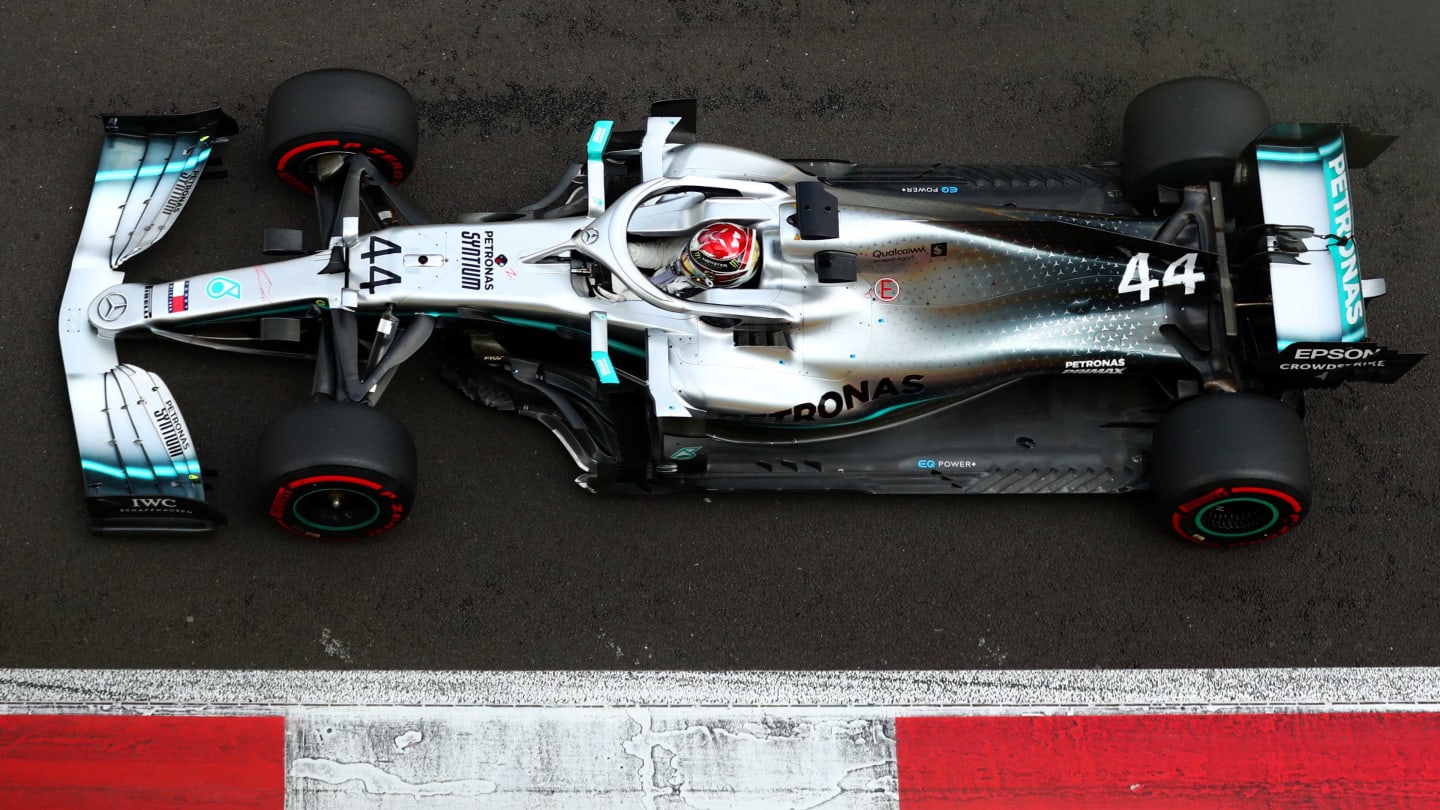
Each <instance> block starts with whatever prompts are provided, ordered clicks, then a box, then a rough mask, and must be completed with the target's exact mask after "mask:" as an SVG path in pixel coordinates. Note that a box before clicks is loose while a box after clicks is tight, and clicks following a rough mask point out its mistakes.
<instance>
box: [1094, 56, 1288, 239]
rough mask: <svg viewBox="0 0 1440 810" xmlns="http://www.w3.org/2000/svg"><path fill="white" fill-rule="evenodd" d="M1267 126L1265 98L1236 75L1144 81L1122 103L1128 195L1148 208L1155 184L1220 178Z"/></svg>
mask: <svg viewBox="0 0 1440 810" xmlns="http://www.w3.org/2000/svg"><path fill="white" fill-rule="evenodd" d="M1268 126H1270V110H1269V109H1268V108H1267V107H1266V106H1265V99H1264V98H1262V97H1261V96H1260V94H1259V93H1257V92H1255V91H1254V90H1253V89H1251V88H1250V87H1248V86H1246V85H1244V84H1241V83H1240V82H1236V81H1231V80H1229V79H1216V78H1211V77H1207V76H1192V77H1190V78H1186V79H1175V80H1173V81H1168V82H1165V83H1164V84H1157V85H1155V86H1154V87H1151V88H1150V89H1148V90H1146V91H1144V92H1143V93H1141V94H1140V95H1138V96H1136V97H1135V100H1134V101H1132V102H1130V106H1129V107H1127V108H1126V110H1125V125H1124V142H1123V146H1122V169H1123V171H1124V176H1125V191H1126V193H1127V194H1128V195H1129V197H1130V201H1131V203H1132V204H1133V205H1134V206H1135V209H1136V210H1137V211H1140V212H1141V213H1149V212H1151V211H1153V210H1154V207H1155V202H1156V197H1157V186H1169V187H1171V188H1180V187H1182V186H1187V185H1196V184H1201V183H1208V182H1210V181H1211V180H1219V181H1220V182H1221V183H1224V184H1226V185H1228V184H1229V183H1230V181H1231V179H1232V178H1233V177H1234V176H1235V165H1236V161H1237V160H1238V159H1239V157H1240V154H1241V152H1243V151H1244V150H1245V147H1247V146H1249V145H1250V142H1251V141H1253V140H1255V138H1256V137H1258V136H1259V135H1260V133H1261V132H1263V131H1265V128H1266V127H1268Z"/></svg>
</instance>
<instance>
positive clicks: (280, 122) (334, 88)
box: [265, 69, 420, 192]
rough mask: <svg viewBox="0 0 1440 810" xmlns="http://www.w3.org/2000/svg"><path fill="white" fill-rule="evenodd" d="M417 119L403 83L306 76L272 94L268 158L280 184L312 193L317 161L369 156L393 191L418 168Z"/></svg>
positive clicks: (355, 75) (363, 76)
mask: <svg viewBox="0 0 1440 810" xmlns="http://www.w3.org/2000/svg"><path fill="white" fill-rule="evenodd" d="M419 146H420V119H419V116H418V115H417V113H416V111H415V100H414V99H413V98H411V97H410V93H409V92H408V91H406V90H405V88H404V87H401V86H400V85H399V84H396V83H395V82H393V81H391V80H390V79H387V78H385V77H384V76H380V75H377V74H374V73H368V72H366V71H363V70H345V69H329V70H313V71H311V72H309V73H301V74H300V75H299V76H295V77H293V78H291V79H289V80H287V81H285V82H284V83H282V84H281V85H280V86H279V87H277V88H275V92H274V93H272V94H271V95H270V104H269V106H268V107H266V108H265V154H266V155H268V156H269V161H270V167H271V168H272V169H274V170H275V173H276V174H277V175H279V176H280V179H282V180H284V181H285V182H287V183H289V184H290V185H292V186H295V187H296V188H299V189H301V190H302V191H306V192H310V191H312V187H313V186H314V184H315V183H316V182H317V179H318V178H317V168H318V165H319V164H318V163H317V158H320V157H321V156H324V155H331V154H340V155H343V154H356V153H360V154H364V155H367V156H368V157H369V158H370V159H371V160H373V161H374V162H375V164H376V165H377V166H379V167H380V170H381V171H382V172H383V173H384V175H385V178H386V179H387V180H389V181H390V182H391V183H392V184H393V183H399V182H400V181H402V180H404V179H405V178H406V177H408V176H409V175H410V173H411V172H413V171H414V169H415V156H416V154H417V151H418V149H419Z"/></svg>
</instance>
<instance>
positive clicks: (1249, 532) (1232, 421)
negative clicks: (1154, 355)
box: [1150, 394, 1310, 546]
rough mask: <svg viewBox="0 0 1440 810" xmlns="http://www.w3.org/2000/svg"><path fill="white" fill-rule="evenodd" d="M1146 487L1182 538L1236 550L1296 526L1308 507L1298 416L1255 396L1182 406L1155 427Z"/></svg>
mask: <svg viewBox="0 0 1440 810" xmlns="http://www.w3.org/2000/svg"><path fill="white" fill-rule="evenodd" d="M1150 460H1151V473H1150V486H1151V489H1152V490H1153V492H1154V495H1155V499H1156V502H1157V503H1158V504H1159V506H1160V508H1161V510H1162V513H1163V515H1164V517H1165V520H1166V522H1167V524H1168V525H1169V526H1170V528H1171V529H1173V530H1174V531H1175V532H1176V533H1177V534H1179V535H1180V536H1181V537H1183V538H1185V539H1186V540H1190V541H1192V542H1195V543H1200V544H1202V545H1208V546H1240V545H1249V544H1252V543H1259V542H1261V541H1264V540H1269V539H1271V538H1274V537H1278V536H1280V535H1282V534H1284V533H1286V532H1288V531H1290V530H1291V529H1293V528H1295V527H1296V526H1297V525H1299V523H1300V521H1301V520H1303V519H1304V517H1305V513H1306V511H1307V510H1308V509H1309V506H1310V468H1309V452H1308V449H1307V447H1306V442H1305V431H1304V428H1303V427H1302V426H1301V423H1300V416H1299V414H1297V413H1295V411H1293V410H1291V409H1290V408H1289V407H1287V406H1286V405H1284V404H1283V403H1281V402H1278V401H1276V400H1274V399H1271V398H1269V397H1265V396H1260V395H1258V394H1207V395H1202V396H1198V397H1194V398H1191V399H1188V400H1185V401H1183V402H1181V403H1179V404H1177V405H1176V406H1175V407H1173V408H1171V409H1170V411H1169V412H1168V413H1166V414H1165V415H1164V417H1162V418H1161V420H1160V423H1159V424H1158V425H1156V427H1155V438H1154V443H1153V445H1152V447H1151V453H1150Z"/></svg>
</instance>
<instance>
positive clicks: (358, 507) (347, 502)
mask: <svg viewBox="0 0 1440 810" xmlns="http://www.w3.org/2000/svg"><path fill="white" fill-rule="evenodd" d="M290 513H291V514H292V515H294V516H295V520H296V521H298V522H299V523H301V524H302V525H304V526H306V527H308V528H311V529H315V530H316V531H321V532H349V531H355V530H357V529H363V528H365V527H367V526H371V525H374V524H375V522H376V521H378V520H379V519H380V504H379V502H378V501H376V500H375V499H374V498H372V497H371V496H370V495H368V494H366V493H364V492H361V491H359V490H356V489H350V488H349V487H335V486H331V487H323V488H321V489H312V490H310V491H309V492H306V493H304V494H302V495H300V496H299V497H297V498H296V499H295V500H294V501H293V503H292V504H291V507H290Z"/></svg>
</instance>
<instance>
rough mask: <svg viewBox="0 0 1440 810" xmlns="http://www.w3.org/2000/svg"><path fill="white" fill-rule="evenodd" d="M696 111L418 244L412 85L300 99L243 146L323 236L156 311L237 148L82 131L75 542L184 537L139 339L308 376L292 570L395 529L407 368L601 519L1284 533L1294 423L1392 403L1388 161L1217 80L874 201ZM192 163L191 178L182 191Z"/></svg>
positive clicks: (274, 460)
mask: <svg viewBox="0 0 1440 810" xmlns="http://www.w3.org/2000/svg"><path fill="white" fill-rule="evenodd" d="M695 118H696V116H695V105H694V103H693V102H687V101H673V102H660V103H657V104H655V105H654V106H653V107H652V109H651V111H650V115H649V117H648V119H647V120H646V122H645V125H644V127H643V128H642V129H638V130H620V129H616V128H614V127H613V125H612V122H610V121H600V122H598V123H597V124H596V125H595V128H594V130H593V134H592V135H591V137H590V139H589V141H588V142H587V144H586V154H585V159H584V160H582V161H577V162H576V163H574V164H573V165H571V166H570V167H569V168H568V169H567V170H566V171H565V172H564V173H563V175H562V176H561V178H560V181H559V182H558V183H557V184H556V185H555V187H554V188H553V189H551V190H550V191H549V193H547V194H546V195H545V196H544V197H542V198H541V199H540V200H538V201H537V202H535V203H533V204H531V205H528V206H526V207H524V208H521V209H519V210H516V211H510V212H501V213H475V214H468V215H462V216H461V217H460V218H459V220H460V221H458V222H454V223H447V224H435V223H432V222H430V221H429V219H427V218H426V216H425V215H424V214H423V213H422V212H421V211H419V210H417V209H416V207H415V206H414V205H413V204H411V203H410V202H408V201H407V200H406V198H405V197H404V196H402V195H401V194H400V193H399V192H398V191H397V189H396V187H397V185H399V184H400V182H401V181H403V180H405V179H406V177H407V176H408V175H409V174H410V173H411V172H412V170H413V169H414V166H415V159H416V154H417V143H418V131H419V127H418V123H417V117H416V113H415V105H414V102H413V100H412V99H411V97H410V95H409V94H408V93H407V92H406V91H405V90H404V88H402V87H400V86H399V85H397V84H395V83H394V82H392V81H390V80H388V79H385V78H383V77H380V76H376V75H374V74H370V73H365V72H361V71H354V70H323V71H316V72H312V73H306V74H302V75H300V76H296V77H295V78H293V79H291V80H289V81H287V82H285V83H284V84H282V85H281V86H280V87H279V88H278V89H277V90H276V91H275V93H274V95H273V96H272V98H271V100H270V105H269V108H268V109H267V111H266V119H265V137H266V150H267V152H268V154H269V156H270V160H271V163H272V166H273V168H274V170H275V172H276V173H277V174H278V175H279V177H280V178H281V179H283V180H284V181H286V182H287V183H289V184H291V185H293V186H294V187H295V188H297V189H298V190H300V191H301V192H304V193H306V194H310V195H313V197H314V199H315V203H316V211H317V216H316V221H315V223H314V227H313V228H311V229H310V230H309V231H308V232H307V231H304V230H295V229H269V230H267V231H266V233H265V251H266V253H267V254H270V255H276V256H288V257H289V258H285V259H282V260H277V261H274V262H273V263H269V264H262V265H257V266H245V267H240V268H236V269H228V270H220V271H218V272H212V273H204V274H201V275H196V276H191V277H189V278H180V279H176V280H174V281H169V282H160V283H135V282H126V281H125V279H124V273H123V271H122V270H121V269H120V267H121V266H122V265H123V264H124V263H125V262H126V261H128V260H129V259H131V258H133V257H134V256H136V255H137V254H139V253H140V252H142V251H144V250H145V249H146V248H148V247H150V246H151V245H153V244H154V243H155V242H156V241H157V240H158V239H159V238H160V237H162V236H164V235H165V233H166V232H167V231H169V230H170V228H171V226H172V224H173V222H174V221H175V219H176V218H177V217H178V216H179V215H180V212H181V210H182V209H183V208H184V206H185V203H186V201H187V200H188V199H189V197H190V195H191V193H192V192H193V191H194V190H195V188H196V186H197V184H198V182H199V181H200V180H201V179H202V178H204V177H205V176H206V173H207V171H212V172H213V170H214V161H210V158H211V156H212V154H213V150H215V149H216V148H217V147H219V145H220V144H222V143H223V142H224V141H225V140H226V139H227V138H228V137H229V136H232V135H234V134H235V133H236V125H235V122H234V121H232V120H231V119H230V118H229V117H227V116H226V115H225V114H224V113H223V112H221V111H220V110H218V109H216V110H209V111H206V112H201V113H196V114H192V115H140V116H124V115H107V116H104V118H103V120H104V124H105V142H104V146H103V148H102V151H101V156H100V167H99V170H98V172H97V173H96V175H95V184H94V189H93V191H92V193H91V198H90V206H89V210H88V213H87V215H86V219H85V224H84V230H83V232H82V233H81V236H80V242H79V246H78V247H77V249H76V251H75V258H74V262H73V264H72V266H71V271H70V278H69V283H68V285H67V286H66V289H65V294H64V300H63V303H62V308H61V313H60V340H61V346H62V349H63V353H64V361H65V372H66V375H67V378H68V382H69V392H70V403H71V408H72V411H73V415H74V423H75V431H76V436H77V439H78V445H79V451H80V466H81V470H82V477H83V483H84V487H85V496H86V502H87V504H88V507H89V515H90V520H91V525H92V527H93V529H94V530H95V531H97V532H104V533H175V532H200V531H206V530H210V529H213V528H214V527H215V526H217V525H218V524H222V523H224V522H225V521H224V517H223V516H222V515H221V514H219V513H218V512H217V511H216V510H215V509H214V508H213V507H212V506H210V505H208V504H207V503H206V502H205V489H204V476H205V473H204V472H203V471H202V467H201V463H200V459H199V456H198V455H197V453H196V445H195V441H194V437H192V436H191V434H190V432H189V431H188V429H187V428H186V426H185V421H184V419H183V418H182V417H181V415H180V410H179V408H178V406H177V405H176V403H175V401H174V399H173V398H172V396H171V395H170V392H169V391H168V390H167V388H166V386H165V384H164V382H162V381H161V379H160V377H159V376H157V375H155V374H154V373H152V372H149V371H146V370H144V369H141V368H137V367H136V366H133V365H130V364H126V363H123V362H121V361H120V360H119V359H118V357H117V351H116V338H118V337H120V336H122V335H125V334H126V333H135V332H143V333H148V334H150V335H155V336H159V337H163V338H170V339H174V340H179V341H183V342H186V343H190V344H192V345H196V346H203V347H209V348H215V349H223V350H228V351H243V352H250V353H255V354H262V355H274V356H285V357H298V358H305V359H308V360H310V361H312V362H313V363H314V368H315V373H314V384H313V387H312V390H311V391H310V392H309V398H308V401H306V402H305V403H304V404H302V405H299V406H298V407H296V408H295V409H293V410H291V411H289V412H287V413H284V414H282V415H280V416H279V417H278V418H275V419H274V420H273V421H272V422H270V424H269V426H268V427H266V428H265V430H264V432H263V433H262V435H261V437H260V441H259V445H258V460H257V464H258V467H259V469H260V470H261V472H262V479H263V480H262V481H261V482H259V483H260V484H262V485H263V499H262V500H261V503H262V508H265V509H267V510H268V511H269V514H270V515H271V516H272V517H273V518H274V520H275V521H276V522H277V523H278V524H279V525H281V526H283V527H285V528H286V529H289V530H291V531H293V532H297V533H300V534H304V535H311V536H316V537H357V536H368V535H375V534H379V533H381V532H384V531H387V530H389V529H392V528H394V527H395V526H396V525H397V524H399V523H400V522H401V521H402V520H403V519H404V518H405V517H406V515H407V514H409V511H410V509H411V508H412V505H413V504H414V503H415V498H416V493H417V483H418V481H419V478H420V476H419V475H418V470H417V462H416V457H415V449H414V445H413V443H412V442H411V440H410V437H409V434H408V433H407V431H406V430H405V428H404V426H403V425H402V424H401V423H400V422H399V421H398V420H396V419H395V418H394V417H393V416H391V415H389V414H387V413H385V412H383V411H380V410H378V409H376V408H375V407H374V406H375V404H376V402H377V401H378V400H379V399H380V398H381V396H382V394H383V393H384V392H385V389H386V386H387V385H388V384H389V383H390V381H391V379H392V378H393V376H394V374H395V371H396V369H397V367H398V366H399V365H400V364H401V363H403V362H404V361H405V360H407V359H409V358H410V357H412V356H413V355H415V354H416V352H417V351H418V350H420V349H421V347H422V346H423V345H425V344H427V343H430V344H435V345H436V346H437V347H438V351H439V353H440V362H441V368H442V370H443V374H444V376H445V378H446V379H447V380H449V381H450V382H452V383H453V384H454V385H455V386H457V387H458V388H459V389H460V390H461V391H462V392H464V393H465V394H466V395H468V396H469V397H470V398H471V399H473V400H476V401H478V402H481V403H483V404H485V405H487V406H489V407H491V408H494V409H497V410H502V411H513V412H516V413H519V414H521V415H523V416H528V417H530V418H532V419H535V420H537V421H539V422H540V423H542V424H543V425H545V426H546V427H547V428H549V429H550V430H551V431H552V432H553V433H554V434H555V436H556V437H557V438H558V439H559V440H560V441H561V442H562V443H563V444H564V446H565V448H566V449H567V450H568V452H569V454H570V455H571V457H572V458H573V459H574V461H575V464H576V465H577V466H578V467H579V468H580V471H581V472H580V475H579V477H578V478H577V479H576V480H577V482H578V483H579V484H580V485H581V486H583V487H585V488H587V489H589V490H593V491H597V492H637V493H659V492H668V491H674V490H679V489H712V490H742V489H745V490H842V491H857V492H873V493H929V492H935V493H942V492H944V493H1048V492H1053V493H1078V492H1096V493H1099V492H1112V493H1118V492H1130V491H1136V490H1144V489H1149V490H1151V491H1152V492H1153V496H1154V499H1155V501H1156V502H1157V504H1158V506H1159V509H1160V512H1161V514H1162V519H1163V522H1164V524H1165V525H1166V526H1168V527H1170V528H1171V529H1172V530H1173V531H1175V532H1177V533H1178V534H1180V536H1182V537H1184V538H1186V539H1189V540H1193V541H1196V542H1200V543H1207V544H1215V545H1235V544H1244V543H1253V542H1257V541H1260V540H1264V539H1267V538H1271V537H1275V536H1277V535H1280V534H1283V533H1285V532H1287V531H1289V530H1290V529H1292V528H1294V527H1295V526H1296V524H1298V523H1299V522H1300V520H1301V519H1302V518H1303V517H1304V516H1305V512H1306V509H1307V507H1308V503H1309V500H1310V494H1311V485H1310V478H1309V473H1308V469H1307V467H1308V463H1307V455H1306V446H1305V436H1304V433H1303V431H1302V429H1301V415H1302V410H1303V403H1302V396H1301V395H1302V392H1303V390H1304V389H1306V388H1310V387H1316V386H1334V385H1338V384H1340V383H1342V382H1345V381H1348V380H1363V381H1376V382H1392V381H1394V380H1396V379H1397V378H1398V377H1400V376H1401V375H1402V374H1403V373H1404V372H1405V371H1406V370H1408V369H1409V368H1410V367H1411V366H1413V365H1414V364H1415V363H1416V362H1418V360H1419V359H1420V356H1419V355H1413V354H1402V353H1399V352H1397V351H1393V350H1391V349H1387V348H1382V347H1381V346H1379V345H1377V344H1376V343H1374V342H1371V341H1370V340H1369V337H1368V335H1369V332H1368V325H1367V317H1366V316H1367V311H1366V310H1367V305H1368V303H1369V301H1370V300H1371V299H1373V298H1375V297H1376V296H1379V295H1382V294H1383V293H1384V292H1385V285H1384V282H1383V280H1381V279H1378V278H1365V277H1362V275H1361V270H1360V266H1359V255H1358V251H1357V242H1356V239H1355V236H1354V229H1355V226H1354V218H1353V214H1352V210H1351V205H1350V196H1349V193H1348V177H1349V172H1350V170H1351V169H1355V168H1360V167H1363V166H1364V165H1365V164H1366V163H1368V162H1369V161H1370V160H1371V159H1372V158H1374V157H1375V156H1376V155H1377V154H1379V152H1380V151H1382V150H1383V149H1384V148H1385V147H1386V146H1387V145H1388V144H1389V141H1390V139H1389V138H1386V137H1383V136H1378V135H1374V134H1371V133H1367V132H1364V131H1362V130H1359V129H1356V128H1353V127H1349V126H1342V125H1339V124H1276V125H1272V124H1271V122H1270V119H1269V114H1268V111H1267V109H1266V106H1265V103H1264V102H1263V100H1262V99H1261V98H1260V97H1259V96H1258V95H1257V94H1256V93H1255V92H1254V91H1253V90H1251V89H1249V88H1247V87H1245V86H1244V85H1241V84H1237V83H1235V82H1231V81H1227V80H1222V79H1212V78H1190V79H1179V80H1176V81H1172V82H1167V83H1165V84H1162V85H1159V86H1157V87H1154V88H1151V89H1149V90H1147V91H1145V92H1144V93H1142V94H1140V95H1139V96H1138V97H1137V98H1136V99H1135V101H1134V102H1133V103H1132V104H1131V105H1130V107H1129V108H1128V110H1127V112H1126V116H1125V121H1124V154H1123V161H1122V162H1121V163H1120V164H1118V165H1086V166H1069V167H994V166H959V165H946V164H934V165H924V166H874V165H865V164H856V163H851V162H848V161H839V160H782V159H777V158H773V157H769V156H766V155H762V154H757V153H754V152H750V151H746V150H743V149H737V148H733V147H727V146H719V145H715V144H709V143H704V142H701V141H699V140H697V139H696V136H695V133H696V127H695ZM207 161H209V162H207Z"/></svg>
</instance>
